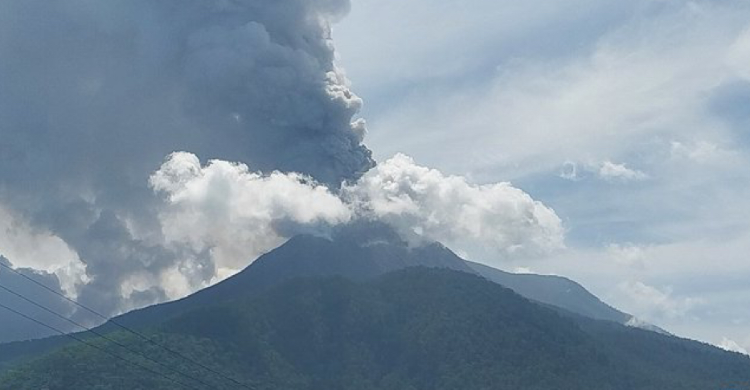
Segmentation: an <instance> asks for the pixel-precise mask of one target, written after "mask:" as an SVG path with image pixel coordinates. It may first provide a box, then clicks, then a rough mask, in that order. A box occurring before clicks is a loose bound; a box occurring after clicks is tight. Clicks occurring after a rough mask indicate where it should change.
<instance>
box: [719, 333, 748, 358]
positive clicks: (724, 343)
mask: <svg viewBox="0 0 750 390" xmlns="http://www.w3.org/2000/svg"><path fill="white" fill-rule="evenodd" d="M716 346H717V347H719V348H721V349H725V350H727V351H730V352H737V353H741V354H744V355H748V353H747V349H745V348H743V347H742V346H741V345H740V344H738V343H737V342H736V341H734V340H732V339H729V338H726V337H723V338H722V339H721V342H719V344H717V345H716Z"/></svg>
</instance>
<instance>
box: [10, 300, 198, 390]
mask: <svg viewBox="0 0 750 390" xmlns="http://www.w3.org/2000/svg"><path fill="white" fill-rule="evenodd" d="M0 290H4V291H6V292H8V293H10V294H12V295H14V296H16V297H18V298H20V299H23V300H24V301H26V302H28V303H30V304H32V305H34V306H36V307H38V308H40V309H42V310H44V311H46V312H47V313H50V314H52V315H53V316H55V317H58V318H60V319H62V320H64V321H67V322H69V323H71V324H73V325H75V326H77V327H79V328H81V329H84V330H85V331H87V332H91V333H93V334H95V335H97V336H99V337H101V338H102V339H104V340H107V341H109V342H111V343H112V344H115V345H117V346H118V347H120V348H122V349H124V350H126V351H128V352H130V353H132V354H134V355H138V356H140V357H142V358H144V359H146V360H148V361H150V362H152V363H154V364H158V365H159V366H161V367H163V368H165V369H167V370H169V371H172V372H174V373H176V374H178V375H181V376H183V377H185V378H187V379H190V380H193V381H196V382H198V383H200V384H202V385H204V386H207V387H208V388H213V385H211V384H209V383H206V382H204V381H203V380H201V379H198V378H195V377H193V376H191V375H188V374H185V373H183V372H181V371H179V370H177V369H174V368H172V367H170V366H168V365H166V364H165V363H162V362H160V361H158V360H156V359H152V358H151V357H149V356H146V355H145V354H143V353H141V352H138V351H136V350H133V349H132V348H130V347H128V346H127V345H125V344H122V343H120V342H119V341H117V340H114V339H112V338H110V337H108V336H107V335H104V334H102V333H100V332H98V331H96V330H94V329H91V328H89V327H87V326H85V325H82V324H80V323H78V322H76V321H74V320H72V319H70V318H68V317H66V316H64V315H62V314H59V313H57V312H55V311H54V310H52V309H50V308H48V307H46V306H44V305H42V304H40V303H38V302H35V301H34V300H32V299H29V298H27V297H25V296H24V295H23V294H19V293H17V292H15V291H13V290H11V289H9V288H7V287H5V286H3V285H0Z"/></svg>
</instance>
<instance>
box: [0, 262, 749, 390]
mask: <svg viewBox="0 0 750 390" xmlns="http://www.w3.org/2000/svg"><path fill="white" fill-rule="evenodd" d="M152 332H153V333H151V334H152V337H155V338H157V339H158V340H159V342H160V343H164V344H167V345H168V346H169V347H171V348H174V349H176V350H178V351H180V352H181V353H183V354H184V355H187V356H189V357H190V358H192V359H196V360H199V361H200V362H201V363H202V364H204V365H206V366H207V367H209V368H211V369H213V370H216V371H220V372H221V373H222V374H225V375H228V376H230V377H231V378H233V379H234V380H237V381H239V382H242V383H245V384H248V385H250V386H251V387H252V388H256V389H266V390H274V389H285V390H287V389H292V390H294V389H299V390H303V389H305V390H307V389H310V390H313V389H315V390H317V389H342V390H343V389H372V390H376V389H377V390H380V389H383V390H386V389H387V390H398V389H404V390H407V389H408V390H421V389H425V390H426V389H445V390H448V389H456V390H458V389H525V390H535V389H540V390H541V389H576V390H586V389H597V390H607V389H612V390H615V389H618V390H619V389H623V390H625V389H627V390H641V389H642V390H647V389H648V390H650V389H653V390H657V389H658V390H671V389H675V390H677V389H679V390H691V389H696V390H697V389H717V388H718V389H726V388H732V389H745V388H750V387H749V386H750V359H748V358H746V357H742V356H741V355H737V354H733V353H728V352H724V351H721V350H718V349H716V348H712V347H709V346H705V345H703V344H699V343H696V342H691V341H685V340H680V339H677V338H673V337H669V336H664V335H659V334H656V333H653V332H646V331H642V330H638V329H631V328H627V327H624V326H621V325H618V324H615V323H612V322H602V321H595V320H591V319H586V318H584V317H580V319H579V320H574V319H572V318H571V317H568V316H561V315H559V314H558V313H556V312H555V311H554V310H551V309H548V308H546V307H543V306H540V305H537V304H534V303H532V302H530V301H528V300H526V299H524V298H522V297H521V296H519V295H517V294H515V293H513V292H512V291H511V290H509V289H506V288H503V287H501V286H499V285H497V284H495V283H491V282H489V281H486V280H484V279H482V278H479V277H477V276H473V275H469V274H466V273H462V272H455V271H450V270H438V269H426V268H412V269H407V270H403V271H397V272H394V273H389V274H386V275H384V276H380V277H378V278H376V279H374V280H372V281H363V282H353V281H349V280H345V279H343V278H314V279H297V280H293V281H290V282H287V283H284V284H281V285H278V286H276V287H274V288H272V289H270V290H268V291H265V292H263V293H261V294H258V295H256V296H254V297H249V298H247V299H242V300H238V301H235V302H233V303H231V304H220V305H209V306H206V307H203V308H201V309H196V310H193V311H190V312H188V313H185V314H182V315H180V316H177V317H175V318H172V319H170V320H166V321H164V322H163V323H161V324H159V325H158V326H155V327H154V328H152ZM114 337H117V340H118V341H119V342H121V343H125V344H127V345H130V346H131V347H132V348H135V349H138V350H140V351H143V352H144V353H146V354H148V356H150V357H154V358H156V359H158V360H159V361H162V362H166V363H167V364H168V365H169V366H170V367H179V369H180V370H181V371H182V372H184V373H190V375H192V376H193V377H195V378H199V379H201V380H202V381H203V382H204V383H205V384H207V385H210V388H215V389H236V388H240V387H238V385H237V384H235V383H233V382H230V381H228V380H226V379H222V378H220V377H218V376H216V375H213V374H212V373H211V372H210V371H203V370H202V369H201V368H200V367H194V366H191V364H190V363H188V362H186V361H183V360H180V359H178V358H176V357H175V356H173V355H170V354H168V353H166V352H164V351H163V350H161V349H159V348H157V347H155V346H153V345H150V344H148V343H146V342H144V341H139V340H138V339H134V338H132V337H130V336H127V335H123V334H117V335H115V336H114ZM97 343H98V344H97V345H99V346H100V347H101V348H105V349H107V350H109V351H114V352H117V353H119V354H123V355H124V354H125V352H123V351H121V350H118V349H117V348H116V347H115V346H113V345H111V344H107V343H104V342H102V341H98V342H97ZM131 358H132V357H131ZM140 363H141V364H144V365H148V363H149V362H147V361H144V360H142V359H141V360H140ZM153 369H154V370H156V371H159V372H162V371H163V370H162V369H161V368H160V367H158V366H153ZM164 373H166V371H165V372H164ZM176 378H179V377H176ZM180 380H182V381H183V382H191V381H189V380H187V379H185V378H181V379H180ZM191 383H193V384H194V385H195V388H209V386H203V385H201V384H196V382H191ZM40 388H48V389H49V390H66V389H78V388H81V389H105V388H106V389H111V390H119V389H128V390H130V389H138V388H142V389H152V390H159V389H175V388H179V386H177V385H175V384H174V383H171V382H169V381H168V380H167V379H165V378H163V377H159V376H156V375H152V374H150V373H148V372H145V371H143V370H140V369H137V368H134V367H129V366H127V365H126V364H123V363H122V362H119V361H117V360H114V359H113V358H111V357H110V356H108V355H106V354H104V353H102V352H100V351H97V350H94V349H91V348H89V347H86V346H81V345H76V346H71V347H67V348H65V349H63V350H61V351H58V352H55V353H52V354H50V355H48V356H46V357H44V358H42V359H40V360H37V361H35V362H32V363H30V364H28V365H25V366H23V367H20V368H18V369H16V370H13V371H11V372H8V373H6V374H5V375H4V376H3V377H2V378H0V389H2V390H11V389H12V390H24V389H40Z"/></svg>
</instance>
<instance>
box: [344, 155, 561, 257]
mask: <svg viewBox="0 0 750 390" xmlns="http://www.w3.org/2000/svg"><path fill="white" fill-rule="evenodd" d="M344 196H345V197H346V198H347V199H348V200H349V201H350V202H352V203H354V204H355V205H356V207H357V209H358V210H359V211H360V213H362V214H363V215H365V216H368V217H370V218H375V219H379V220H381V221H384V222H386V223H388V224H390V225H392V226H393V227H395V228H396V229H398V230H399V231H400V232H401V233H402V234H404V235H405V236H407V237H419V238H424V239H428V240H436V241H440V242H443V243H445V244H446V245H448V246H449V247H452V248H461V249H463V250H464V251H467V252H469V253H471V251H470V250H471V249H475V250H477V249H480V248H485V249H487V250H489V251H490V252H491V253H492V254H493V255H495V256H501V257H503V256H536V255H539V254H545V253H549V252H550V251H553V250H556V249H560V248H562V247H563V236H564V229H563V227H562V223H561V221H560V219H559V218H558V216H557V215H556V214H555V212H554V211H552V210H551V209H549V208H548V207H546V206H544V205H543V204H542V203H540V202H538V201H535V200H534V199H532V198H531V197H530V196H529V195H528V194H526V193H524V192H523V191H521V190H519V189H518V188H515V187H513V186H511V185H510V184H508V183H498V184H487V185H474V184H470V183H469V182H467V180H466V179H465V178H463V177H459V176H447V175H444V174H443V173H441V172H440V171H438V170H435V169H429V168H426V167H422V166H419V165H417V164H415V163H414V161H413V160H412V159H411V158H409V157H408V156H405V155H403V154H399V155H396V156H395V157H393V158H391V159H389V160H387V161H385V162H382V163H380V164H378V166H376V167H375V168H373V169H372V170H370V171H369V172H368V173H367V174H365V175H364V176H363V177H362V178H361V179H360V180H359V181H358V182H357V183H356V185H354V186H349V187H345V188H344Z"/></svg>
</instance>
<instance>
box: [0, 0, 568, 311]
mask: <svg viewBox="0 0 750 390" xmlns="http://www.w3.org/2000/svg"><path fill="white" fill-rule="evenodd" d="M348 8H349V2H348V0H274V1H266V0H158V1H152V0H109V1H94V0H67V1H47V0H4V1H1V2H0V58H2V61H0V86H2V87H1V88H0V219H2V218H5V220H4V221H2V220H0V222H2V223H0V227H3V226H11V225H13V226H22V227H23V228H22V229H20V230H19V229H15V228H14V229H15V230H14V229H10V228H8V229H6V231H2V230H0V253H6V255H7V256H9V260H10V261H11V262H13V264H14V265H16V266H30V265H34V266H35V268H39V269H42V270H44V271H45V272H47V273H40V274H39V275H40V277H41V276H43V277H45V278H46V277H49V276H50V275H51V274H49V273H54V276H56V277H57V281H56V286H57V287H56V288H57V289H60V288H62V289H63V290H65V292H66V293H68V294H69V295H71V296H72V295H76V296H77V298H78V299H79V300H80V301H82V303H84V304H86V305H88V306H90V307H93V308H94V309H96V310H98V311H100V312H102V313H106V314H112V313H117V312H120V311H123V310H127V309H130V308H133V307H138V306H143V305H148V304H151V303H155V302H158V301H163V300H165V299H170V298H176V297H180V296H183V295H185V294H187V293H189V292H192V291H195V290H196V289H198V288H201V287H205V286H207V285H209V284H211V283H214V282H216V281H218V280H220V279H222V278H224V277H226V276H227V275H229V274H231V273H233V272H236V271H238V270H240V269H242V268H243V267H244V266H246V265H247V264H248V263H249V262H250V261H252V260H253V259H254V258H256V257H257V256H258V255H259V254H261V253H263V252H265V251H268V250H271V249H273V248H274V247H276V246H278V245H279V244H281V243H283V242H284V240H286V239H288V238H290V237H291V236H293V235H295V234H298V233H303V232H316V233H319V234H320V233H325V232H326V231H328V230H329V229H330V228H332V227H335V226H341V225H342V224H346V223H349V222H351V221H353V220H357V219H370V220H379V221H381V222H383V223H386V224H388V225H390V226H391V227H393V228H394V229H395V230H396V231H398V232H400V233H401V234H402V235H404V236H405V238H408V239H417V240H441V241H445V243H446V244H447V245H449V246H450V247H452V248H454V249H466V248H469V249H471V248H480V247H482V248H489V251H490V252H491V254H492V255H493V256H498V257H500V258H503V257H508V256H535V255H539V254H542V253H547V252H548V251H550V250H554V249H555V248H558V247H560V246H562V235H563V231H562V228H561V224H560V220H559V219H558V218H557V216H556V215H555V214H554V212H553V211H551V210H550V209H548V208H546V207H544V206H543V205H542V204H540V203H538V202H535V201H534V200H532V199H531V198H530V197H529V196H528V195H526V194H525V193H523V192H522V191H520V190H518V189H516V188H513V187H512V186H510V185H509V184H495V185H483V186H478V185H472V184H469V183H468V182H467V181H466V180H464V179H463V178H460V177H453V176H446V175H443V174H441V173H440V172H437V171H435V170H430V169H427V168H424V167H420V166H417V165H416V164H414V162H413V161H411V160H410V159H408V158H407V157H405V156H397V157H395V158H393V159H391V160H389V161H386V162H384V163H383V164H381V165H379V166H377V167H376V168H374V169H371V168H373V167H374V162H373V160H372V159H371V156H370V151H369V150H368V149H367V148H366V147H365V146H364V145H363V143H362V142H363V138H364V135H365V126H364V121H363V120H361V119H358V118H357V112H358V110H359V108H360V106H361V100H360V99H359V98H358V97H356V96H355V95H354V94H353V93H352V92H351V91H350V90H349V87H348V82H347V80H346V78H345V76H344V75H343V74H342V72H341V71H340V70H339V69H338V68H337V67H336V65H335V63H334V49H333V45H332V42H331V39H330V27H329V25H330V23H332V22H333V21H335V20H337V19H338V18H340V17H342V16H343V15H344V14H345V13H346V12H347V11H348ZM181 150H184V151H187V152H177V153H175V151H181ZM200 159H202V160H203V161H206V163H205V164H202V163H201V160H200ZM4 216H5V217H4ZM11 216H12V220H13V221H10V220H11ZM9 221H10V222H9ZM11 230H13V231H16V230H17V231H18V232H20V233H18V235H19V237H20V236H23V237H25V239H26V240H27V241H23V242H26V244H24V245H22V247H23V248H27V249H28V248H34V247H39V248H48V249H49V250H44V251H41V250H40V251H36V252H35V251H33V250H30V249H28V250H27V249H24V250H19V249H18V248H20V247H21V246H19V245H15V244H14V245H15V246H14V245H11V244H9V243H10V242H16V241H14V240H12V239H10V238H9V237H10V235H11V233H9V232H11ZM13 234H15V233H13ZM14 248H15V249H14ZM9 249H14V250H10V251H9ZM466 250H468V249H466ZM50 251H52V252H56V253H57V255H55V254H50ZM36 257H43V259H39V258H36ZM55 257H58V258H59V259H64V261H65V263H66V264H65V265H64V266H62V265H58V266H54V265H53V264H50V263H55V261H56V260H55ZM57 261H62V260H57ZM79 314H80V313H79Z"/></svg>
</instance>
